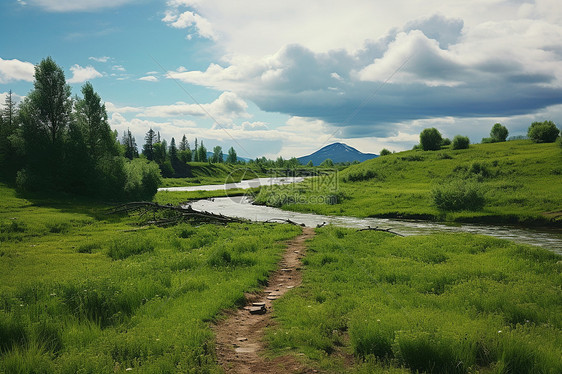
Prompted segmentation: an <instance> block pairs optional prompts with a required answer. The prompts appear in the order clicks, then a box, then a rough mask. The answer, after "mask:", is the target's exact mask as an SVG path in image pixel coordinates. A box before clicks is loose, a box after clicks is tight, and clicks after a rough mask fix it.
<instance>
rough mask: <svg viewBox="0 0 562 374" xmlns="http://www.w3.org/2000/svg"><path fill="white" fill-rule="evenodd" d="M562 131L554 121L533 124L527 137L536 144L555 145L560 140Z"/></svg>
mask: <svg viewBox="0 0 562 374" xmlns="http://www.w3.org/2000/svg"><path fill="white" fill-rule="evenodd" d="M559 133H560V130H558V128H557V127H556V124H555V123H554V122H552V121H544V122H533V123H532V124H531V126H530V127H529V131H528V132H527V136H528V137H529V138H530V139H531V140H533V141H534V142H535V143H553V142H555V141H556V138H558V134H559Z"/></svg>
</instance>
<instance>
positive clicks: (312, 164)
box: [306, 160, 314, 168]
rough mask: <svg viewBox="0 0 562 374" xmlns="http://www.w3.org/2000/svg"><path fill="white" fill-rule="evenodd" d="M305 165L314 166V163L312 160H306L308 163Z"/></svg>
mask: <svg viewBox="0 0 562 374" xmlns="http://www.w3.org/2000/svg"><path fill="white" fill-rule="evenodd" d="M306 167H308V168H312V167H314V163H313V162H312V160H310V161H308V163H307V164H306Z"/></svg>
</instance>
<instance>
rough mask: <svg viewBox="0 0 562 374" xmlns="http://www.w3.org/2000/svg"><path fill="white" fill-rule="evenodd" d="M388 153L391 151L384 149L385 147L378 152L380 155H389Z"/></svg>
mask: <svg viewBox="0 0 562 374" xmlns="http://www.w3.org/2000/svg"><path fill="white" fill-rule="evenodd" d="M390 154H392V152H390V151H389V150H388V149H386V148H383V149H382V150H381V154H380V155H381V156H388V155H390Z"/></svg>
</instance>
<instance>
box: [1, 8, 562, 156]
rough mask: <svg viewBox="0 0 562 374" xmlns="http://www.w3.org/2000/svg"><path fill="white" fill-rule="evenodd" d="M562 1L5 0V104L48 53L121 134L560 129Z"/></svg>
mask: <svg viewBox="0 0 562 374" xmlns="http://www.w3.org/2000/svg"><path fill="white" fill-rule="evenodd" d="M558 2H559V0H535V1H532V0H529V1H524V0H472V1H466V0H463V1H460V0H448V1H446V2H443V1H441V0H440V1H437V0H424V1H418V0H393V1H379V0H345V1H343V0H307V1H302V0H283V1H271V0H237V1H228V0H170V1H158V0H135V1H133V0H81V1H78V0H3V1H2V2H1V3H0V32H1V35H2V38H1V40H0V100H1V101H0V102H4V97H5V95H6V93H7V92H8V91H9V90H12V91H13V93H14V95H15V97H16V98H18V99H21V98H22V97H25V96H26V95H27V94H28V93H29V92H30V90H31V89H32V88H33V73H34V65H36V64H38V63H39V62H40V61H41V60H42V59H43V58H45V57H47V56H51V57H52V58H53V59H54V60H55V61H56V62H57V64H58V65H59V66H61V67H62V68H63V70H64V71H65V75H66V79H67V82H68V84H69V85H70V86H71V87H72V93H73V95H78V96H80V95H81V92H80V90H81V87H82V85H83V84H84V83H85V82H86V81H90V82H91V83H92V85H93V86H94V89H95V90H96V91H97V92H98V93H99V94H100V96H101V97H102V100H103V101H104V102H105V104H106V108H107V112H108V116H109V123H110V125H111V127H112V128H113V129H114V130H117V131H118V132H119V134H122V133H123V131H126V130H127V129H130V130H131V132H132V133H133V135H134V136H135V138H136V141H137V144H138V145H139V146H142V144H143V142H144V135H145V133H146V132H147V131H148V129H149V128H152V129H154V130H155V131H159V132H160V134H161V137H163V138H164V139H166V140H168V141H169V140H170V139H171V138H172V137H175V139H176V141H178V140H179V139H181V137H182V136H183V135H184V134H185V135H186V137H187V139H188V141H189V142H190V144H191V145H193V142H194V140H195V138H197V139H198V140H199V141H201V140H203V141H204V144H205V146H206V147H207V148H208V149H212V147H214V146H216V145H220V146H222V147H223V149H225V150H226V149H228V148H230V147H231V146H233V147H234V148H235V149H236V150H237V153H238V155H239V156H242V157H249V158H255V157H261V156H266V157H269V158H276V157H278V156H282V157H284V158H289V157H293V156H295V157H299V156H303V155H306V154H309V153H312V152H313V151H315V150H317V149H319V148H321V147H322V146H324V145H327V144H330V143H333V142H343V143H346V144H348V145H351V146H353V147H355V148H357V149H359V150H360V151H363V152H371V153H379V152H380V150H381V149H382V148H387V149H390V150H393V151H401V150H406V149H411V148H412V146H413V145H415V144H417V143H418V142H419V133H420V131H421V130H423V129H424V128H427V127H436V128H437V129H439V130H440V131H441V133H442V134H443V135H444V136H446V137H450V138H452V137H454V136H455V135H457V134H459V135H465V136H469V137H470V139H471V141H472V142H473V143H474V142H480V141H481V139H482V138H483V137H487V136H489V132H490V129H491V127H492V125H493V124H494V123H496V122H500V123H502V124H503V125H505V126H506V127H507V128H508V129H509V132H510V135H524V134H526V131H527V128H528V127H529V125H530V124H531V123H532V122H533V121H544V120H552V121H554V122H556V123H557V124H558V125H560V124H562V7H560V6H559V4H558Z"/></svg>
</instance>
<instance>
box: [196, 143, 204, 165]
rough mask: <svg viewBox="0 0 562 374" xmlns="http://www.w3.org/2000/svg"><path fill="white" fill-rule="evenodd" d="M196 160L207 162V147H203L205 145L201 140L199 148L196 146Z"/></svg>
mask: <svg viewBox="0 0 562 374" xmlns="http://www.w3.org/2000/svg"><path fill="white" fill-rule="evenodd" d="M196 153H197V161H199V162H207V148H205V146H204V145H203V141H201V144H200V145H199V148H197V152H196Z"/></svg>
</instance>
